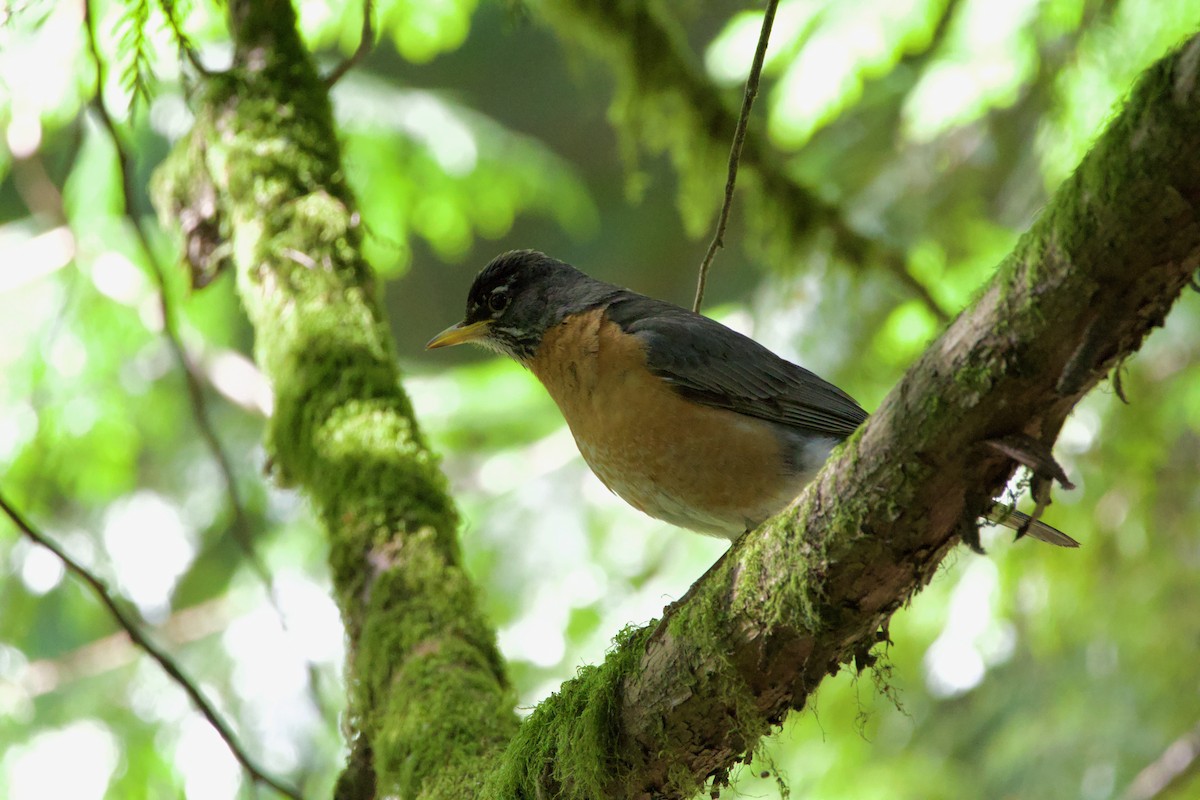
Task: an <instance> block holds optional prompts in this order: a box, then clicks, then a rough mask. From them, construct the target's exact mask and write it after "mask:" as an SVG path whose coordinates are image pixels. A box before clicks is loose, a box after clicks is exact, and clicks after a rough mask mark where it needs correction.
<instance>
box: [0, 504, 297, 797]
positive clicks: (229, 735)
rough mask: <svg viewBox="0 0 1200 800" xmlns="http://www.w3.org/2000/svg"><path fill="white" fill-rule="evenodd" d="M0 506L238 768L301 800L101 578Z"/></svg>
mask: <svg viewBox="0 0 1200 800" xmlns="http://www.w3.org/2000/svg"><path fill="white" fill-rule="evenodd" d="M0 509H2V510H3V511H4V513H5V514H6V515H7V516H8V518H9V519H10V520H12V522H13V524H14V525H16V526H17V529H18V530H20V531H21V533H23V534H25V535H26V536H28V537H29V538H30V539H31V540H33V541H34V542H36V543H37V544H40V545H41V546H42V547H45V548H46V549H47V550H49V551H50V552H51V553H54V555H55V556H57V557H58V560H59V561H61V562H62V563H63V566H65V567H66V568H67V571H69V572H70V573H71V574H72V575H74V576H75V577H76V578H78V579H79V580H81V581H83V582H84V583H85V584H87V585H88V587H89V588H90V589H91V590H92V592H93V593H94V594H95V595H96V597H97V598H98V599H99V600H100V602H101V603H103V604H104V606H105V607H106V608H107V609H108V610H109V612H110V613H111V614H112V616H113V618H114V619H115V620H116V621H117V624H118V625H120V626H121V627H122V628H123V629H124V630H125V632H126V633H127V634H129V638H130V640H132V641H133V643H134V644H136V645H137V646H138V647H140V648H141V649H142V650H144V651H145V652H146V654H147V655H149V656H150V657H151V658H153V659H154V660H155V661H157V662H158V665H159V666H160V667H162V669H163V671H164V672H166V673H167V675H169V676H170V678H171V680H173V681H175V683H176V684H178V685H179V686H180V688H182V689H183V690H184V691H185V692H186V693H187V695H188V697H189V698H191V700H192V703H194V704H195V706H196V708H197V709H199V710H200V713H201V714H203V715H204V718H205V719H206V720H208V723H209V724H210V725H212V726H213V728H215V729H216V731H217V733H218V734H219V735H220V737H221V738H222V739H224V740H225V744H226V745H227V746H228V747H229V750H230V752H232V753H233V757H234V758H236V759H237V760H238V763H239V764H241V765H242V768H243V769H245V770H246V772H247V773H248V774H249V775H250V777H251V778H253V779H254V780H255V781H258V782H260V783H265V784H266V785H267V786H270V787H271V788H272V789H274V790H275V791H277V792H279V793H280V794H282V795H284V796H285V797H290V798H292V800H301V798H300V794H299V793H298V792H297V791H296V790H295V789H293V788H291V787H289V786H286V785H284V784H283V783H281V782H280V781H278V780H277V779H275V778H272V777H271V776H270V775H268V774H267V773H265V772H263V770H262V769H261V768H260V767H259V766H258V765H257V764H255V763H254V760H253V759H252V758H251V757H250V754H249V753H247V752H246V751H245V750H244V749H243V748H242V746H241V744H240V743H239V742H238V740H237V737H236V736H235V735H234V733H233V731H232V730H231V729H230V727H229V725H228V723H226V722H225V720H223V719H222V718H221V716H220V715H219V714H218V713H217V710H216V709H215V708H213V706H212V704H211V703H209V702H208V699H207V698H206V697H205V696H204V694H203V693H202V692H201V691H200V687H198V686H197V685H196V683H195V681H193V680H192V679H191V678H189V677H188V676H187V675H185V674H184V673H183V670H182V669H181V668H180V666H179V665H178V664H176V663H175V660H174V659H173V658H171V656H170V655H168V654H167V652H166V651H164V650H162V649H160V648H159V647H158V645H156V644H155V643H154V642H152V641H150V639H149V638H148V637H147V636H146V634H145V633H144V632H143V630H142V623H141V622H140V621H139V620H137V619H135V618H134V616H133V614H131V613H130V612H129V611H126V610H125V609H124V608H123V607H122V604H121V603H119V602H118V601H117V598H116V596H115V595H114V594H113V593H112V591H111V590H109V588H108V587H107V586H106V585H105V584H104V581H102V580H100V578H98V577H96V576H95V575H94V574H92V572H91V571H90V570H89V569H88V568H87V567H85V566H83V565H82V564H80V563H79V562H78V561H76V560H75V559H73V558H71V556H69V555H68V554H67V552H66V551H65V550H63V549H62V548H61V547H59V546H58V544H57V543H56V542H55V541H54V540H53V539H51V538H49V537H48V536H46V535H45V534H43V533H42V532H41V531H39V530H37V529H36V528H34V527H33V525H32V524H31V523H30V522H29V521H28V520H26V519H25V517H24V515H22V514H21V512H20V511H18V510H17V509H16V508H15V507H14V506H13V505H12V504H11V503H9V501H8V500H7V498H5V497H4V495H3V494H2V493H0Z"/></svg>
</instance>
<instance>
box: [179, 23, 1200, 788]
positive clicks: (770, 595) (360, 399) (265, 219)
mask: <svg viewBox="0 0 1200 800" xmlns="http://www.w3.org/2000/svg"><path fill="white" fill-rule="evenodd" d="M230 12H231V31H232V35H233V39H234V41H235V47H236V57H235V66H234V68H233V70H232V71H231V72H230V73H228V74H225V75H221V76H215V77H213V78H210V79H207V81H206V84H205V87H204V90H203V92H201V93H200V94H199V95H198V96H197V99H196V101H195V106H196V108H195V110H196V113H197V120H196V125H195V128H194V130H193V131H192V133H191V134H190V135H189V137H187V139H185V140H184V141H182V142H180V143H179V146H178V147H177V148H176V150H175V151H174V153H173V154H172V156H171V158H170V159H169V160H168V161H167V162H166V163H165V164H164V165H163V167H162V168H161V169H160V171H159V176H158V186H157V189H156V198H157V204H158V206H159V209H160V213H162V214H163V215H164V216H165V217H170V218H174V219H178V220H180V221H183V222H185V223H186V222H187V220H189V219H193V220H194V219H195V218H196V215H197V214H201V212H202V211H203V209H201V207H202V206H205V204H206V203H207V204H208V205H209V206H215V213H209V214H208V217H206V218H209V219H215V220H219V221H220V222H219V228H220V230H219V231H218V233H217V234H216V235H217V236H218V238H221V239H222V241H223V242H225V243H226V244H227V246H228V249H229V250H230V252H231V253H232V260H233V263H234V264H235V266H236V270H237V280H238V288H239V292H240V293H241V297H242V300H243V302H244V304H245V306H246V310H247V313H248V314H249V316H250V318H251V320H252V321H253V323H254V326H255V330H256V337H257V341H256V356H257V359H258V361H259V363H260V365H261V366H262V368H263V370H264V371H265V372H266V374H267V375H268V376H269V377H270V379H271V381H272V383H273V385H274V388H275V393H276V406H275V412H274V415H273V417H272V419H271V423H270V428H269V434H268V449H269V451H270V453H271V458H272V461H273V464H274V469H275V472H276V474H277V475H278V476H279V478H280V480H281V481H282V482H284V483H287V484H291V485H296V486H299V487H300V488H301V489H303V490H304V492H305V493H306V495H307V496H308V497H309V498H310V499H311V500H312V502H313V505H314V508H315V510H316V511H317V514H318V515H319V517H320V520H321V522H322V524H323V526H324V527H325V529H326V531H327V533H328V536H329V546H330V563H331V565H332V572H333V579H334V586H335V591H336V593H337V599H338V602H339V605H340V607H341V611H342V615H343V619H344V621H345V625H346V630H347V633H348V636H349V641H350V655H349V661H350V664H349V670H348V681H349V689H348V691H349V699H350V700H349V708H350V713H349V718H348V721H347V728H348V731H349V735H350V737H351V745H352V754H351V759H350V763H349V764H348V766H347V769H346V771H345V773H344V774H343V778H342V780H341V782H340V783H339V786H338V794H339V796H341V797H346V798H351V797H372V796H400V797H427V798H435V797H436V798H475V797H490V798H501V799H502V800H513V799H514V798H542V797H566V798H587V799H588V800H591V799H592V798H598V797H629V798H651V797H690V796H691V795H692V794H694V793H695V792H696V791H697V790H698V788H699V787H700V786H701V784H702V783H703V781H704V780H705V779H706V777H707V776H709V775H712V774H716V773H719V772H720V770H722V769H723V768H727V767H729V766H731V765H732V764H734V763H736V762H737V760H739V758H741V757H742V756H743V754H744V753H745V752H746V751H747V750H748V749H751V748H753V746H754V744H755V742H756V741H757V740H758V739H759V738H760V737H761V736H763V735H764V734H766V733H768V732H769V731H770V729H771V727H772V725H775V724H778V723H780V722H781V721H782V720H783V718H784V717H785V716H786V714H787V713H788V711H790V710H791V709H797V708H801V707H803V705H804V704H805V702H806V700H807V697H808V695H809V693H811V692H812V691H813V690H814V689H815V688H816V687H817V686H818V685H819V684H820V682H821V680H822V679H823V678H824V676H825V675H827V674H830V673H832V672H836V671H837V670H838V669H839V668H840V665H842V664H846V663H852V662H857V664H858V665H860V666H861V665H862V664H863V663H865V662H869V660H870V655H869V652H870V650H871V648H872V646H873V645H874V644H875V643H877V642H878V641H880V640H881V639H882V638H885V637H886V625H887V621H888V619H889V617H890V616H891V614H893V613H894V612H895V611H896V610H897V609H898V608H900V607H901V606H902V605H903V604H904V603H905V602H906V601H907V600H908V599H909V598H910V597H911V596H912V595H913V594H914V593H915V592H916V591H918V590H919V589H920V588H921V587H923V586H924V585H925V584H926V583H927V582H928V580H929V579H930V577H931V576H932V575H933V573H934V571H935V570H936V568H937V566H938V564H939V562H940V561H941V559H942V558H943V557H944V556H945V555H946V553H947V552H949V550H950V549H951V548H952V547H954V545H955V544H956V543H958V542H959V540H960V538H961V537H963V536H964V534H965V535H967V536H970V535H971V534H972V533H973V532H974V531H975V521H976V520H977V519H978V517H979V515H980V514H981V513H982V512H983V511H984V510H985V509H986V508H987V506H988V504H989V503H990V498H991V497H992V495H993V493H994V492H996V491H997V490H998V489H999V488H1000V487H1001V486H1002V485H1003V483H1004V481H1005V479H1006V478H1007V477H1008V476H1009V475H1010V474H1011V472H1012V470H1013V468H1014V464H1013V463H1012V461H1011V460H1009V458H1007V457H1006V456H1003V455H1001V454H999V453H998V452H997V451H995V450H992V449H989V448H988V447H986V444H985V443H986V442H988V441H989V440H995V439H1000V438H1005V437H1011V436H1015V435H1023V436H1026V437H1029V439H1030V440H1031V441H1034V442H1037V443H1040V444H1041V445H1043V446H1044V447H1045V448H1046V449H1047V450H1048V448H1049V447H1050V446H1051V445H1052V444H1053V442H1054V440H1055V438H1056V436H1057V435H1058V432H1059V429H1060V427H1061V425H1062V422H1063V420H1064V419H1065V417H1066V416H1067V414H1068V413H1069V412H1070V410H1071V408H1072V407H1073V406H1074V405H1075V403H1076V402H1078V400H1079V399H1080V398H1081V397H1082V396H1083V395H1084V394H1085V393H1086V392H1087V391H1088V390H1089V389H1090V388H1091V387H1092V386H1094V385H1095V384H1096V383H1097V382H1098V381H1099V380H1101V379H1102V378H1103V377H1104V376H1105V375H1106V374H1107V372H1108V371H1109V370H1110V369H1111V368H1112V367H1113V366H1114V365H1115V364H1117V363H1119V361H1120V359H1122V358H1124V357H1126V356H1128V355H1129V354H1130V353H1132V352H1134V351H1135V350H1136V349H1137V347H1138V346H1139V345H1140V343H1141V341H1142V340H1143V338H1144V337H1145V335H1146V334H1147V333H1148V332H1149V331H1150V330H1151V329H1152V328H1153V327H1155V326H1156V325H1158V324H1160V323H1161V321H1162V320H1163V318H1164V316H1165V314H1166V313H1167V311H1168V310H1169V308H1170V307H1171V305H1172V303H1173V302H1174V300H1175V299H1176V297H1177V296H1178V295H1179V293H1180V292H1181V290H1182V289H1183V287H1184V286H1185V285H1186V284H1187V282H1188V280H1189V277H1190V276H1191V275H1192V274H1193V273H1194V272H1195V271H1196V269H1197V266H1198V264H1200V221H1198V219H1197V204H1198V203H1200V139H1198V138H1197V137H1196V136H1195V131H1196V130H1200V103H1198V102H1197V99H1198V98H1197V95H1198V90H1197V74H1198V62H1200V37H1196V38H1193V39H1191V40H1190V41H1189V42H1187V43H1186V44H1185V45H1184V47H1182V48H1181V49H1180V50H1178V51H1176V52H1175V53H1172V54H1171V55H1169V56H1167V57H1166V58H1164V59H1163V60H1162V61H1160V62H1159V63H1158V64H1157V65H1155V66H1154V67H1153V68H1152V69H1150V70H1149V71H1148V72H1147V73H1146V74H1145V75H1144V76H1143V77H1142V79H1141V80H1140V81H1139V83H1138V86H1137V87H1136V88H1135V89H1134V91H1133V93H1132V94H1131V96H1130V98H1129V100H1128V102H1127V104H1126V107H1125V108H1124V110H1123V111H1122V112H1121V113H1120V115H1119V116H1118V117H1117V118H1116V119H1115V120H1114V121H1113V123H1112V124H1111V126H1110V127H1109V129H1108V130H1107V132H1105V133H1104V134H1103V136H1102V137H1101V138H1100V139H1099V141H1098V142H1097V144H1096V145H1095V147H1094V148H1093V150H1092V152H1091V153H1090V154H1089V155H1088V156H1087V158H1086V159H1085V160H1084V161H1083V163H1082V164H1081V165H1080V167H1079V168H1078V170H1077V171H1076V173H1075V175H1074V176H1073V177H1072V178H1071V180H1069V181H1068V182H1067V183H1066V184H1065V185H1064V186H1063V187H1062V188H1061V189H1060V190H1059V191H1058V193H1057V194H1056V195H1055V197H1054V199H1053V201H1052V203H1051V204H1050V205H1049V206H1048V207H1047V209H1046V211H1045V212H1044V213H1043V215H1042V217H1041V218H1040V219H1039V221H1038V222H1037V224H1036V225H1035V226H1034V227H1033V228H1032V229H1031V230H1030V231H1029V232H1028V233H1027V234H1026V235H1025V236H1024V237H1023V238H1022V239H1021V241H1020V243H1019V244H1018V246H1017V248H1016V249H1015V250H1014V252H1013V253H1012V254H1011V255H1010V256H1009V257H1008V258H1007V259H1005V261H1004V262H1003V263H1002V264H1001V265H1000V267H999V269H998V271H997V273H996V276H995V278H994V279H993V280H992V281H991V283H990V284H989V285H988V286H987V287H986V288H985V289H984V290H983V292H982V293H981V294H980V296H979V299H978V300H977V301H976V303H975V304H974V305H973V306H972V307H971V308H970V309H969V310H967V311H966V312H964V313H963V314H961V315H960V316H959V317H958V318H957V319H956V320H955V321H954V322H953V323H952V324H951V325H950V326H949V328H948V329H947V330H946V331H945V333H944V334H943V335H942V336H941V337H940V338H939V339H938V340H937V341H936V342H934V344H933V345H932V346H931V347H930V348H929V350H928V351H927V352H926V353H925V354H924V356H923V357H922V358H921V359H920V360H919V361H918V363H916V364H915V365H913V367H912V368H911V369H910V370H909V372H908V373H907V374H906V375H905V377H904V379H903V380H902V381H901V383H900V384H899V385H898V386H897V387H896V388H895V390H893V391H892V393H891V394H890V395H889V396H888V397H887V399H885V401H884V402H883V404H882V406H881V407H880V409H879V410H878V411H877V412H876V413H875V415H874V416H873V417H872V418H871V419H870V420H868V422H867V423H866V425H865V426H864V427H863V428H862V429H861V430H860V431H859V432H858V433H856V435H855V436H854V437H852V439H851V440H850V441H849V443H848V444H847V445H846V446H845V447H843V448H842V449H841V451H840V452H839V453H837V454H836V455H835V456H834V457H833V458H832V459H831V461H830V463H829V464H828V465H827V466H826V468H825V469H824V470H823V471H822V473H821V475H820V476H819V478H818V479H817V480H816V481H815V482H814V484H813V485H812V486H810V487H809V489H808V490H807V491H806V492H805V493H804V494H803V495H802V496H801V498H800V499H799V501H798V502H797V504H796V505H795V506H794V507H793V509H791V510H789V511H788V512H787V513H785V514H784V515H782V516H781V517H779V518H777V519H775V520H771V521H769V522H768V523H766V524H765V525H763V526H762V527H761V528H760V529H759V530H757V531H754V532H752V533H751V534H748V535H747V536H744V537H743V538H742V539H741V540H739V541H738V542H737V543H736V544H735V545H734V547H733V548H732V549H731V551H730V553H729V554H728V555H727V557H725V558H724V559H723V560H722V562H721V563H720V564H719V566H718V567H717V568H715V569H714V570H712V571H710V573H709V574H708V575H706V576H705V577H704V578H703V579H702V580H701V581H700V582H698V583H697V585H696V586H695V587H693V590H692V591H691V592H690V593H689V596H688V597H687V598H686V599H685V600H684V601H683V602H681V603H679V604H677V605H676V606H675V607H674V608H673V609H671V610H670V612H669V613H668V614H667V615H666V617H665V618H664V620H663V621H662V622H661V623H659V624H658V625H657V626H652V627H648V628H642V629H636V630H631V631H628V632H626V633H625V634H623V635H622V636H621V637H619V639H618V643H617V646H616V647H615V648H614V650H613V652H612V653H611V655H610V656H609V657H608V658H607V659H606V660H605V662H604V663H603V664H601V665H598V666H595V667H590V668H587V669H584V670H582V671H581V673H580V675H579V676H578V677H577V678H575V679H574V680H571V681H568V682H567V683H565V684H564V685H563V687H562V689H561V691H560V692H559V693H558V694H556V695H555V696H553V697H551V698H549V699H548V700H546V701H545V702H543V703H542V704H540V705H539V707H538V708H537V710H536V711H535V712H534V714H533V715H532V716H531V717H530V718H529V719H528V720H526V721H525V722H524V723H521V724H520V725H518V722H517V719H516V717H515V715H514V714H513V711H512V706H513V700H514V698H513V693H512V691H511V688H510V686H509V683H508V679H507V677H506V675H505V668H504V664H503V663H502V660H501V658H500V656H499V654H498V652H497V650H496V646H495V641H494V638H495V635H494V632H493V631H492V630H491V629H490V628H489V626H488V625H487V624H486V622H485V621H484V620H483V618H482V615H481V614H480V612H479V609H478V606H477V604H476V600H475V590H474V588H473V587H472V586H471V584H470V582H469V581H468V579H467V577H466V576H465V574H464V573H463V570H462V567H461V560H460V556H459V549H458V544H457V540H456V529H457V517H456V514H455V511H454V508H453V504H452V502H451V500H450V499H449V497H448V496H447V494H446V485H445V481H444V479H443V478H442V476H441V475H440V473H439V472H438V470H437V464H436V459H435V458H434V456H433V455H432V454H431V453H430V452H429V450H428V448H427V446H426V444H425V442H424V440H423V439H422V437H421V434H420V431H419V428H418V426H417V423H416V421H415V420H414V419H413V416H412V409H411V406H410V405H409V402H408V400H407V398H406V396H405V395H404V393H403V390H402V389H401V387H400V384H399V375H398V372H397V369H396V365H395V358H394V353H393V349H392V344H391V341H390V338H389V336H388V332H387V327H386V325H385V324H384V323H383V320H382V317H381V313H380V311H379V308H378V305H377V304H376V301H375V297H374V287H373V284H372V279H371V275H370V271H369V269H368V267H367V265H366V263H365V262H364V261H363V259H362V255H361V250H360V237H361V234H360V230H359V227H358V217H357V214H356V212H355V210H354V203H353V199H352V197H351V196H350V192H349V190H348V188H347V187H346V185H345V182H344V179H343V175H342V171H341V165H340V154H339V149H338V146H337V139H336V136H335V131H334V128H333V122H332V116H331V113H330V107H329V102H328V97H327V94H326V92H325V89H324V87H323V86H322V84H321V82H320V80H319V78H318V76H317V74H316V72H315V69H314V68H313V65H312V61H311V59H310V57H309V55H308V54H307V53H306V52H305V51H304V49H303V47H302V45H301V43H300V41H299V38H298V36H297V35H296V30H295V18H294V14H293V11H292V8H291V6H290V4H289V3H288V2H285V1H284V0H257V1H254V0H234V2H231V4H230ZM212 211H213V209H212V208H208V209H207V212H212ZM207 212H206V213H207Z"/></svg>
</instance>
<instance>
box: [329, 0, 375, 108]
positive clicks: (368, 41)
mask: <svg viewBox="0 0 1200 800" xmlns="http://www.w3.org/2000/svg"><path fill="white" fill-rule="evenodd" d="M372 5H373V4H372V2H371V0H363V24H362V38H360V39H359V40H358V49H357V50H355V51H354V52H353V53H352V54H351V55H350V57H349V58H347V59H345V60H344V61H342V63H340V64H338V65H337V66H336V67H334V68H333V71H332V72H330V73H329V74H328V75H326V76H325V88H326V89H332V88H333V85H334V84H335V83H337V82H338V81H340V80H341V79H342V76H343V75H345V74H346V73H347V72H349V71H350V70H351V69H352V68H353V67H354V66H355V65H356V64H358V62H360V61H362V60H363V59H364V58H365V57H366V55H367V53H369V52H371V48H372V47H374V46H375V31H374V29H373V28H372V26H371V12H372Z"/></svg>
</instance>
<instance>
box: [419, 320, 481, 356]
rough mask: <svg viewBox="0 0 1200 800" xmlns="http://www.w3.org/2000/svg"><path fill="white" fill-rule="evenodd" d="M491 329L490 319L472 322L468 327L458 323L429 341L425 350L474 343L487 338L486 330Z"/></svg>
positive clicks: (463, 323) (465, 324)
mask: <svg viewBox="0 0 1200 800" xmlns="http://www.w3.org/2000/svg"><path fill="white" fill-rule="evenodd" d="M491 327H492V321H491V320H490V319H485V320H480V321H479V322H472V323H471V324H470V325H468V324H467V323H465V322H460V323H458V324H457V325H451V326H450V327H449V328H446V330H444V331H442V332H441V333H439V334H438V335H437V336H435V337H433V338H432V339H430V340H429V343H428V344H426V345H425V349H426V350H433V349H435V348H438V347H453V346H454V345H456V344H463V343H465V342H475V341H478V340H480V339H482V338H483V337H485V336H487V335H488V330H489V329H490V328H491Z"/></svg>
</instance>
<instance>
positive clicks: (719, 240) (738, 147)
mask: <svg viewBox="0 0 1200 800" xmlns="http://www.w3.org/2000/svg"><path fill="white" fill-rule="evenodd" d="M778 6H779V0H767V10H766V11H765V12H764V13H763V21H762V30H760V31H759V33H758V47H757V48H756V49H755V51H754V62H753V63H752V64H751V65H750V77H748V78H747V79H746V95H745V97H743V98H742V113H741V114H740V115H739V116H738V121H737V128H736V129H735V130H734V132H733V146H732V147H730V148H729V175H728V177H727V178H726V179H725V201H724V202H723V203H722V204H721V216H720V217H718V219H717V232H716V233H715V234H714V235H713V240H712V241H711V242H710V243H709V245H708V252H707V253H705V254H704V261H702V262H701V263H700V277H699V278H698V279H697V281H696V299H695V301H694V302H693V303H692V311H695V312H696V313H697V314H699V313H700V304H701V303H703V302H704V285H705V284H706V283H707V282H708V269H709V267H711V266H712V262H713V258H715V257H716V255H717V248H719V247H724V246H725V226H726V225H727V224H728V223H729V211H730V209H731V208H733V187H734V184H736V183H737V171H738V162H739V161H740V160H741V158H742V146H743V145H745V143H746V128H747V127H748V126H749V124H750V110H751V109H752V108H753V107H754V98H755V97H757V96H758V80H759V78H760V77H761V76H762V66H763V59H764V58H765V57H766V55H767V43H768V42H769V41H770V39H771V25H772V24H773V23H774V22H775V9H776V8H777V7H778Z"/></svg>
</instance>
